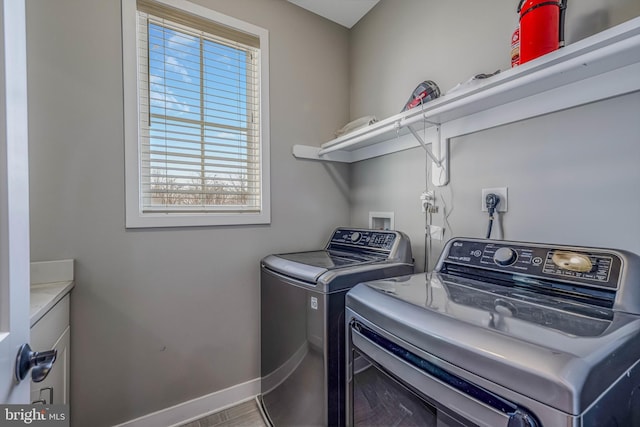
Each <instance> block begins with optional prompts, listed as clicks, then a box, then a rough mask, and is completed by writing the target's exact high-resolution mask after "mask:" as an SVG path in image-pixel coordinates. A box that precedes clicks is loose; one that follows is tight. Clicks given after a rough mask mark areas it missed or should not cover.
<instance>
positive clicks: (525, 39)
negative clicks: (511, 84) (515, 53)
mask: <svg viewBox="0 0 640 427" xmlns="http://www.w3.org/2000/svg"><path fill="white" fill-rule="evenodd" d="M566 10H567V0H555V1H548V0H520V3H519V4H518V14H519V15H520V32H519V42H520V55H519V61H518V62H519V63H520V64H524V63H525V62H527V61H530V60H532V59H535V58H537V57H539V56H542V55H545V54H547V53H549V52H553V51H554V50H556V49H558V48H561V47H562V46H564V20H565V12H566Z"/></svg>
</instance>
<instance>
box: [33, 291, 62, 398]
mask: <svg viewBox="0 0 640 427" xmlns="http://www.w3.org/2000/svg"><path fill="white" fill-rule="evenodd" d="M69 299H70V296H69V294H68V293H67V294H66V295H65V296H64V297H63V298H62V299H61V300H60V301H58V302H57V303H56V304H55V305H54V306H53V307H52V308H51V309H50V310H49V311H48V312H47V313H45V314H44V316H42V317H41V318H40V319H39V320H38V321H37V322H36V323H35V324H34V325H33V326H32V327H31V348H33V349H34V351H46V350H50V349H56V350H58V357H57V359H56V361H55V363H54V364H53V367H52V368H51V371H50V372H49V375H48V376H47V377H46V378H45V379H44V380H43V381H41V382H39V383H35V382H32V383H31V401H32V402H33V403H44V404H54V403H55V404H68V403H69V366H70V365H69V362H70V360H69V346H70V331H71V329H70V324H69V323H70V322H69V302H70V301H69Z"/></svg>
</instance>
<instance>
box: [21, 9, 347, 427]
mask: <svg viewBox="0 0 640 427" xmlns="http://www.w3.org/2000/svg"><path fill="white" fill-rule="evenodd" d="M198 3H200V4H202V5H205V6H210V7H211V8H213V9H215V10H217V11H219V12H222V13H225V14H228V15H231V16H234V17H237V18H240V19H244V20H246V21H248V22H251V23H253V24H256V25H259V26H261V27H263V28H266V29H267V30H269V32H270V59H271V68H270V76H271V87H270V90H271V98H270V104H271V188H272V194H271V196H272V199H271V200H272V223H271V225H269V226H243V227H215V228H213V227H211V228H209V227H207V228H191V229H156V230H125V228H124V148H123V136H122V134H123V107H122V103H123V101H122V60H121V35H120V28H121V24H120V1H118V0H112V1H101V0H90V1H87V0H56V1H48V0H27V31H28V67H29V72H28V79H29V80H28V83H29V115H30V117H29V121H30V123H29V132H30V147H29V149H30V169H31V238H32V243H31V248H32V253H31V255H32V260H33V261H41V260H53V259H62V258H75V260H76V271H75V274H76V288H75V290H74V291H73V296H72V314H71V322H72V337H71V339H72V352H71V357H72V366H71V374H72V389H71V405H72V408H73V409H72V411H73V425H76V426H96V427H99V426H106V425H112V424H115V423H118V422H123V421H126V420H130V419H133V418H136V417H138V416H142V415H145V414H148V413H150V412H153V411H157V410H160V409H163V408H166V407H168V406H171V405H174V404H177V403H180V402H183V401H186V400H189V399H192V398H195V397H199V396H202V395H205V394H208V393H212V392H215V391H218V390H221V389H224V388H226V387H230V386H233V385H237V384H240V383H243V382H245V381H248V380H252V379H255V378H257V377H258V376H259V369H260V366H259V333H260V332H259V268H258V263H259V260H260V258H261V257H262V256H265V255H267V254H269V253H273V252H280V251H294V250H307V249H316V248H317V247H319V246H321V245H323V244H324V243H325V239H326V238H327V237H328V235H329V233H330V231H331V230H332V229H333V228H334V227H336V226H338V225H344V224H345V223H347V222H348V219H349V200H348V186H349V183H348V178H349V177H348V167H347V166H325V165H322V164H320V163H314V162H306V161H299V160H295V159H294V158H293V156H292V155H291V147H292V145H293V144H297V143H304V144H317V143H318V141H322V140H326V139H328V138H329V137H330V135H331V134H332V133H333V131H334V130H335V129H337V128H339V127H341V126H342V125H344V123H346V122H347V120H348V116H349V114H348V103H349V102H348V96H349V87H348V64H349V61H348V53H349V52H348V31H347V30H345V29H344V28H342V27H339V26H338V25H337V24H333V23H330V22H328V21H325V20H322V19H320V18H318V17H316V16H315V15H312V14H310V13H308V12H305V11H303V10H302V9H299V8H297V7H295V6H293V5H291V4H290V3H288V2H285V1H282V0H241V1H238V0H199V1H198Z"/></svg>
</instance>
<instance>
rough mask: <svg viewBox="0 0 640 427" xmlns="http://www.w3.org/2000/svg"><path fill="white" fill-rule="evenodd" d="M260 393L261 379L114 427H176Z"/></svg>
mask: <svg viewBox="0 0 640 427" xmlns="http://www.w3.org/2000/svg"><path fill="white" fill-rule="evenodd" d="M259 393H260V378H255V379H253V380H249V381H247V382H244V383H241V384H237V385H234V386H231V387H229V388H226V389H224V390H219V391H216V392H214V393H211V394H207V395H204V396H201V397H197V398H195V399H192V400H188V401H186V402H183V403H179V404H177V405H175V406H171V407H169V408H166V409H162V410H160V411H157V412H153V413H150V414H147V415H144V416H142V417H139V418H136V419H134V420H131V421H127V422H125V423H122V424H118V425H116V426H114V427H157V426H161V425H162V426H170V427H176V426H180V425H182V424H186V423H188V422H191V421H195V420H197V419H199V418H202V417H205V416H207V415H210V414H213V413H215V412H218V411H222V410H224V409H226V408H229V407H231V406H235V405H237V404H239V403H243V402H246V401H248V400H251V399H253V398H254V397H256V396H257V395H258V394H259Z"/></svg>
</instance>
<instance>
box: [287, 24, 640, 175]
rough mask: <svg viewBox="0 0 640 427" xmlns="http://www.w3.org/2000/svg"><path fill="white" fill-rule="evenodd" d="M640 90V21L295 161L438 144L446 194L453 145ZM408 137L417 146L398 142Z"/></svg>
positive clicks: (301, 153) (296, 151)
mask: <svg viewBox="0 0 640 427" xmlns="http://www.w3.org/2000/svg"><path fill="white" fill-rule="evenodd" d="M639 90H640V17H638V18H635V19H632V20H630V21H627V22H625V23H623V24H620V25H618V26H616V27H613V28H610V29H608V30H605V31H603V32H601V33H598V34H595V35H593V36H591V37H588V38H585V39H583V40H580V41H578V42H576V43H573V44H571V45H569V46H567V47H564V48H562V49H560V50H557V51H555V52H552V53H549V54H547V55H545V56H543V57H540V58H538V59H535V60H533V61H530V62H528V63H526V64H523V65H520V66H519V67H516V68H512V69H509V70H506V71H503V72H501V73H499V74H497V75H495V76H493V77H490V78H488V79H483V80H474V81H473V82H471V83H470V84H468V85H467V86H466V87H462V88H461V89H459V90H457V91H455V92H453V93H448V94H445V95H444V96H442V97H440V98H438V99H435V100H433V101H430V102H428V103H426V104H424V105H423V106H422V107H421V108H420V107H416V108H414V109H412V110H409V111H405V112H402V113H400V114H396V115H394V116H391V117H389V118H387V119H384V120H381V121H379V122H376V123H374V124H372V125H370V126H367V127H365V128H361V129H358V130H356V131H353V132H351V133H348V134H346V135H342V136H340V137H339V138H336V139H333V140H331V141H328V142H326V143H324V144H322V145H321V146H320V147H315V146H306V145H295V146H294V147H293V155H294V156H295V157H296V158H299V159H311V160H320V161H334V162H346V163H353V162H357V161H360V160H365V159H369V158H373V157H378V156H382V155H385V154H390V153H394V152H397V151H401V150H406V149H408V148H413V147H416V146H419V145H420V144H423V142H424V144H423V145H425V144H429V143H432V147H433V153H432V154H431V153H429V154H430V157H431V155H433V157H435V159H433V160H440V162H437V161H434V167H433V168H432V180H433V183H434V184H435V185H438V186H442V185H446V184H447V183H448V181H449V156H448V146H449V143H448V142H449V139H451V138H454V137H457V136H461V135H466V134H469V133H473V132H478V131H481V130H484V129H489V128H492V127H496V126H500V125H504V124H508V123H513V122H516V121H520V120H525V119H528V118H531V117H537V116H541V115H544V114H549V113H553V112H556V111H560V110H564V109H567V108H572V107H577V106H579V105H583V104H587V103H590V102H595V101H599V100H603V99H607V98H612V97H615V96H619V95H624V94H627V93H631V92H635V91H639ZM409 133H413V134H414V136H416V138H414V139H411V138H399V137H401V136H404V135H407V134H409ZM420 140H424V141H420ZM425 148H427V147H426V145H425ZM438 163H440V165H438Z"/></svg>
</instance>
